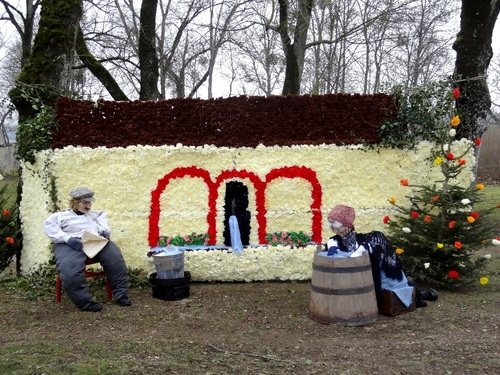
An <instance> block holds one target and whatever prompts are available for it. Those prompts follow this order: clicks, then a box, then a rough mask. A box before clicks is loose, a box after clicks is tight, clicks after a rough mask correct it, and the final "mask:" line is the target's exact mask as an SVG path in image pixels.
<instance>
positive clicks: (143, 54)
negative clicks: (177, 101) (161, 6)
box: [139, 0, 159, 100]
mask: <svg viewBox="0 0 500 375" xmlns="http://www.w3.org/2000/svg"><path fill="white" fill-rule="evenodd" d="M157 7H158V0H142V6H141V29H140V32H139V67H140V70H141V90H140V93H139V99H140V100H157V99H158V98H159V92H158V87H157V84H158V77H159V72H158V55H157V51H156V9H157Z"/></svg>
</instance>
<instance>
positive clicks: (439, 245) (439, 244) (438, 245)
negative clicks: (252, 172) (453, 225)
mask: <svg viewBox="0 0 500 375" xmlns="http://www.w3.org/2000/svg"><path fill="white" fill-rule="evenodd" d="M436 246H437V247H438V249H442V248H443V246H444V244H442V243H439V242H438V243H437V244H436Z"/></svg>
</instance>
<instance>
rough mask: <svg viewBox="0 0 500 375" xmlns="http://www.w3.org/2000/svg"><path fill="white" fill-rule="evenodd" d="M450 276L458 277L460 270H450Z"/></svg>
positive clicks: (452, 277) (451, 277)
mask: <svg viewBox="0 0 500 375" xmlns="http://www.w3.org/2000/svg"><path fill="white" fill-rule="evenodd" d="M448 277H449V278H450V279H458V272H457V271H454V270H452V271H450V272H448Z"/></svg>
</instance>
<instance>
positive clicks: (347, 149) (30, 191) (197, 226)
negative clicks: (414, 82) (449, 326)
mask: <svg viewBox="0 0 500 375" xmlns="http://www.w3.org/2000/svg"><path fill="white" fill-rule="evenodd" d="M467 145H468V142H466V141H461V142H459V147H463V148H464V149H465V148H466V147H467ZM430 147H431V145H430V144H427V143H422V144H421V145H420V146H419V148H418V149H417V150H416V151H411V152H408V151H400V150H393V149H384V150H366V149H363V148H362V147H361V146H336V145H318V146H307V145H305V146H291V147H280V146H273V147H264V146H258V147H255V148H245V147H242V148H218V147H215V146H204V147H185V146H182V145H176V146H161V147H152V146H130V147H127V148H106V147H98V148H87V147H72V146H69V147H65V148H63V149H56V150H52V151H44V152H41V153H39V154H37V162H36V163H35V164H34V165H30V166H29V168H28V166H27V167H25V168H23V181H24V191H23V200H22V204H21V214H22V218H23V234H24V238H25V240H24V250H23V257H22V267H23V270H24V271H26V272H29V270H30V269H32V268H34V267H36V266H37V264H40V263H43V262H46V261H48V260H49V259H50V257H51V246H50V243H49V241H48V239H47V238H46V236H45V234H44V232H43V227H42V223H43V220H44V219H45V218H46V217H47V216H48V215H49V214H50V213H51V212H50V210H51V209H52V202H51V199H50V196H49V192H48V189H47V185H46V180H47V178H48V177H47V176H48V175H50V176H52V177H53V178H55V188H56V191H57V202H56V203H57V206H58V207H59V208H61V209H63V208H66V207H67V203H68V198H69V196H68V193H69V191H70V190H71V189H72V188H73V187H75V186H89V187H91V188H92V189H93V190H94V191H95V196H96V198H97V200H96V202H95V203H94V208H96V209H103V210H106V211H107V214H108V218H109V222H110V225H111V228H112V239H113V240H114V241H115V242H116V243H117V244H118V245H119V246H120V248H121V249H122V251H123V254H124V256H125V259H126V261H127V264H128V265H129V266H130V267H135V268H144V267H145V263H147V258H146V257H145V254H146V253H147V252H148V251H149V250H150V249H151V247H154V246H156V245H157V241H158V240H159V237H160V235H163V236H178V235H180V236H185V235H188V234H191V233H200V234H205V233H208V234H209V235H210V244H212V245H214V244H221V243H222V230H223V228H222V222H223V220H224V212H223V210H222V207H223V205H224V201H223V199H224V194H225V192H224V189H225V184H224V183H223V182H224V181H229V180H238V181H242V182H243V183H244V184H245V185H246V186H248V187H249V202H250V203H249V211H250V212H251V228H252V230H251V235H250V243H251V245H252V246H253V247H250V248H245V249H244V251H243V254H240V255H236V254H233V253H232V252H231V249H225V250H218V251H206V250H197V251H192V252H188V253H187V254H188V255H187V256H186V269H188V270H190V271H191V273H192V277H193V280H215V279H217V280H229V279H233V280H268V279H283V278H284V279H287V278H293V279H307V278H309V277H310V276H311V275H310V273H311V268H310V264H311V262H312V254H313V253H314V250H315V246H314V244H312V245H310V246H307V247H302V248H296V249H290V248H287V250H288V251H289V252H288V253H287V252H286V251H285V250H284V249H281V248H280V246H279V245H278V246H260V245H265V244H266V243H267V241H266V239H265V237H266V234H267V233H273V232H280V231H285V232H292V231H294V232H299V231H302V232H304V233H308V234H310V235H311V238H312V241H313V242H317V243H321V242H322V241H324V240H325V239H326V238H328V237H329V236H330V232H329V228H328V226H327V224H326V217H327V214H328V212H329V210H330V209H331V207H333V206H334V205H336V204H338V203H344V204H349V205H352V206H354V207H355V208H356V212H357V219H356V225H357V227H358V229H359V230H360V231H369V230H373V229H379V230H380V229H382V225H383V223H382V221H381V220H380V217H383V216H384V215H386V214H391V212H390V208H389V209H388V208H387V206H386V204H385V201H386V197H387V196H388V195H390V196H393V197H395V198H396V199H398V201H400V202H403V201H405V199H406V198H405V195H406V194H407V193H408V191H407V190H405V189H404V188H403V187H397V188H394V186H397V185H398V182H399V181H400V179H402V178H403V177H404V178H412V180H415V181H422V182H425V181H427V180H428V179H429V178H435V176H432V173H434V172H435V173H438V171H437V170H435V171H432V170H431V172H429V170H428V168H427V166H426V165H425V163H423V160H424V159H425V158H426V157H427V156H428V155H429V150H430ZM469 158H470V160H469V161H470V163H469V164H470V165H473V164H474V160H472V158H473V156H469ZM75 169H77V170H78V171H85V172H84V173H75ZM44 176H45V177H44ZM463 176H464V177H463V178H464V181H463V183H464V184H468V183H470V181H471V179H472V173H469V174H463ZM292 250H293V251H292ZM256 259H259V262H258V263H257V264H256V263H255V260H256ZM280 264H283V265H286V268H283V267H278V265H280ZM209 265H211V266H209ZM209 269H210V271H209Z"/></svg>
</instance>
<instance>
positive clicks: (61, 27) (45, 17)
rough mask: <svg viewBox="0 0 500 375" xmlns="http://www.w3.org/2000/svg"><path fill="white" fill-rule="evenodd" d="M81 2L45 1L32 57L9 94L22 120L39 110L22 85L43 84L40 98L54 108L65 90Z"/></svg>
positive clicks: (39, 91) (73, 52)
mask: <svg viewBox="0 0 500 375" xmlns="http://www.w3.org/2000/svg"><path fill="white" fill-rule="evenodd" d="M82 2H83V0H66V1H63V0H43V1H42V10H41V14H40V25H39V28H38V32H37V34H36V37H35V42H34V45H33V49H32V51H31V56H30V58H29V61H28V63H27V64H26V65H25V66H24V67H23V69H22V70H21V73H20V74H19V77H18V79H17V84H16V87H15V88H14V89H12V90H11V91H10V93H9V95H10V97H11V100H12V102H13V103H14V105H15V106H16V108H17V110H18V112H19V120H20V122H21V121H23V120H25V119H28V118H31V117H34V116H35V115H36V113H37V112H38V110H39V109H38V108H34V107H33V106H32V103H30V102H29V101H27V100H26V99H25V98H24V97H23V96H22V95H21V90H22V86H32V87H40V86H44V88H43V89H40V90H38V97H39V100H41V102H42V103H43V104H45V105H46V106H48V107H52V108H55V105H56V99H57V97H58V96H59V95H64V94H65V93H66V90H67V88H68V84H69V78H70V76H71V75H70V70H71V67H72V66H73V58H74V55H75V42H76V34H77V30H78V25H79V23H80V18H81V16H82ZM47 88H48V89H47Z"/></svg>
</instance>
